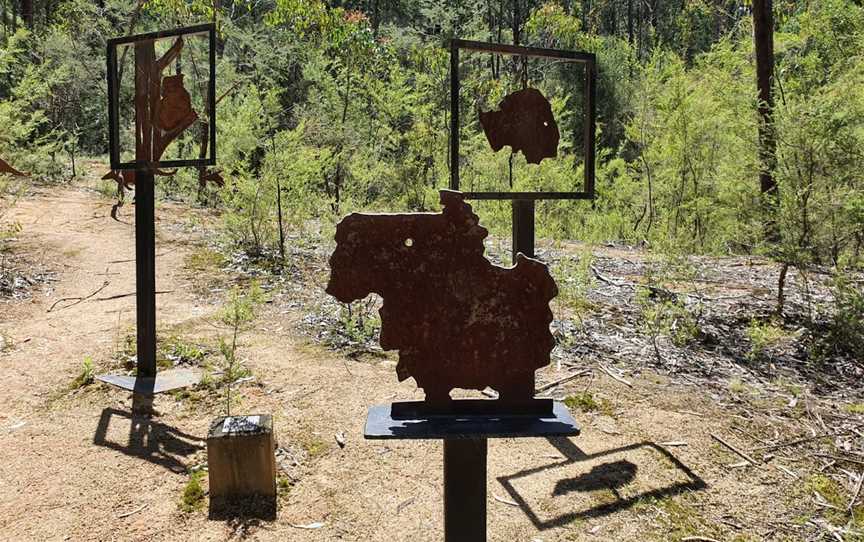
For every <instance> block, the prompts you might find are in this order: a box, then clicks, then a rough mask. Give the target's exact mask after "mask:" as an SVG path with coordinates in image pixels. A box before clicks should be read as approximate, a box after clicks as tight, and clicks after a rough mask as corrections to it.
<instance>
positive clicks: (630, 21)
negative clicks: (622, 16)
mask: <svg viewBox="0 0 864 542" xmlns="http://www.w3.org/2000/svg"><path fill="white" fill-rule="evenodd" d="M627 43H629V44H630V47H633V0H627Z"/></svg>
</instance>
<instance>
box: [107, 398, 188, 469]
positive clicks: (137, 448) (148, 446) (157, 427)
mask: <svg viewBox="0 0 864 542" xmlns="http://www.w3.org/2000/svg"><path fill="white" fill-rule="evenodd" d="M139 401H140V399H133V405H132V411H131V412H124V411H122V410H117V409H114V408H106V409H104V410H103V411H102V415H101V416H100V418H99V425H98V426H97V427H96V433H95V434H94V435H93V444H95V445H96V446H103V447H105V448H110V449H112V450H115V451H118V452H120V453H123V454H126V455H128V456H132V457H137V458H139V459H143V460H145V461H149V462H150V463H153V464H155V465H159V466H161V467H164V468H166V469H168V470H170V471H171V472H176V473H178V474H180V473H185V472H186V463H185V462H184V461H183V460H184V459H185V458H187V457H189V456H190V455H192V454H194V453H195V452H197V451H198V450H201V449H202V448H203V445H202V442H203V440H202V439H200V438H198V437H195V436H193V435H189V434H186V433H184V432H182V431H180V430H179V429H176V428H174V427H171V426H169V425H165V424H163V423H159V422H157V421H154V420H153V417H152V416H153V415H152V412H149V410H150V408H149V407H150V405H149V404H144V405H142V404H140V402H139ZM117 417H119V418H125V419H126V420H128V421H129V422H128V423H129V438H128V440H127V442H126V444H121V443H118V442H112V441H110V440H108V427H109V425H110V424H111V420H112V418H117Z"/></svg>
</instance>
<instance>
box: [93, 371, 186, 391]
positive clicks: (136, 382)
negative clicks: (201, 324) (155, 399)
mask: <svg viewBox="0 0 864 542" xmlns="http://www.w3.org/2000/svg"><path fill="white" fill-rule="evenodd" d="M96 380H99V381H101V382H104V383H106V384H110V385H112V386H117V387H118V388H122V389H124V390H128V391H131V392H134V393H137V394H141V395H155V394H157V393H163V392H166V391H171V390H176V389H180V388H187V387H190V386H194V385H195V384H198V383H199V382H201V373H199V372H198V371H193V370H191V369H169V370H167V371H162V372H161V373H158V374H157V375H156V378H153V377H149V378H148V377H143V376H142V377H136V376H126V375H99V376H97V377H96Z"/></svg>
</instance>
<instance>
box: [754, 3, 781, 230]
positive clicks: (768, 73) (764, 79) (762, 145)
mask: <svg viewBox="0 0 864 542" xmlns="http://www.w3.org/2000/svg"><path fill="white" fill-rule="evenodd" d="M772 4H773V2H772V0H753V43H754V45H755V48H756V87H757V90H758V95H759V117H760V121H761V122H760V123H759V162H760V171H759V188H760V190H761V192H762V199H763V207H764V209H763V212H764V213H765V215H764V217H763V220H764V223H765V236H766V238H767V239H768V240H769V241H771V242H776V241H777V237H778V232H777V222H776V216H775V215H776V211H777V195H778V194H777V192H778V191H777V180H776V179H775V178H774V169H775V167H776V163H777V157H776V150H777V140H776V138H775V135H774V97H773V95H772V93H771V83H772V76H773V75H774V17H773V13H772V9H773V6H772Z"/></svg>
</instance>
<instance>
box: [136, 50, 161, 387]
mask: <svg viewBox="0 0 864 542" xmlns="http://www.w3.org/2000/svg"><path fill="white" fill-rule="evenodd" d="M155 58H156V48H155V46H154V44H153V42H152V41H148V42H142V43H137V44H135V159H136V161H137V162H138V163H139V164H148V165H146V166H144V167H141V166H139V169H138V170H137V171H136V172H135V302H136V315H137V328H138V364H137V365H138V376H139V377H154V378H155V376H156V221H155V216H154V214H155V213H154V202H153V192H154V186H153V185H154V182H153V172H152V171H151V170H150V169H149V162H150V161H151V160H152V159H153V137H152V116H153V105H154V103H155V101H156V100H158V99H159V96H158V87H157V91H156V92H157V93H156V96H152V91H153V88H152V87H153V86H154V81H153V65H154V63H155Z"/></svg>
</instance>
